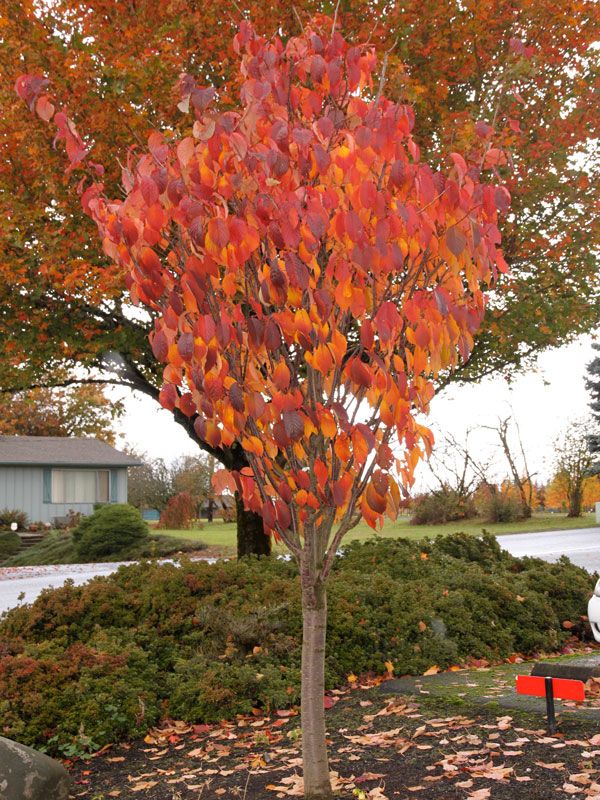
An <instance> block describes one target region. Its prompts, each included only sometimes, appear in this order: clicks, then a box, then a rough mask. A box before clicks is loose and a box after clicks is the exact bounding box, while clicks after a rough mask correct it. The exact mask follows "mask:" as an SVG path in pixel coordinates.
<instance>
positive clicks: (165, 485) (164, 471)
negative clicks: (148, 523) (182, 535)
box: [127, 453, 174, 511]
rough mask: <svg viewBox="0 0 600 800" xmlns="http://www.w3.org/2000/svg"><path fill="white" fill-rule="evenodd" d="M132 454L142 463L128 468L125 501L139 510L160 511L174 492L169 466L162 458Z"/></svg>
mask: <svg viewBox="0 0 600 800" xmlns="http://www.w3.org/2000/svg"><path fill="white" fill-rule="evenodd" d="M132 455H136V456H137V457H138V458H139V459H140V461H141V462H142V463H141V464H140V466H139V467H131V468H130V469H129V478H128V482H127V502H128V503H129V504H130V505H132V506H135V507H136V508H139V509H140V511H143V510H144V509H147V508H155V509H157V510H158V511H162V509H163V508H164V507H165V506H166V505H167V502H168V500H169V498H170V497H171V496H172V495H173V493H174V492H173V479H172V474H171V470H170V468H169V467H168V466H167V465H166V464H165V462H164V460H163V459H162V458H155V459H150V458H148V456H146V455H141V454H139V453H132Z"/></svg>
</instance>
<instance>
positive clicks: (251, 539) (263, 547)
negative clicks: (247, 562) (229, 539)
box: [235, 494, 271, 558]
mask: <svg viewBox="0 0 600 800" xmlns="http://www.w3.org/2000/svg"><path fill="white" fill-rule="evenodd" d="M235 508H236V513H237V556H238V558H244V556H270V555H271V537H270V536H267V535H266V534H265V531H264V528H263V521H262V517H261V516H260V515H259V514H256V513H255V512H254V511H247V510H246V509H245V508H244V503H243V501H242V498H241V497H240V496H239V494H236V496H235Z"/></svg>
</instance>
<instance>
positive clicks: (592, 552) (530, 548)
mask: <svg viewBox="0 0 600 800" xmlns="http://www.w3.org/2000/svg"><path fill="white" fill-rule="evenodd" d="M498 543H499V544H500V546H501V547H503V548H504V549H505V550H508V551H509V553H512V554H513V556H537V557H538V558H543V559H544V560H545V561H557V560H558V559H559V558H560V557H561V556H567V557H568V558H570V559H571V561H572V562H573V563H574V564H577V566H579V567H583V568H584V569H587V570H588V571H589V572H600V526H598V527H596V528H579V529H578V530H574V531H548V532H546V533H514V534H511V535H510V536H498Z"/></svg>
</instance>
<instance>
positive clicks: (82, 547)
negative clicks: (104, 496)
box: [73, 503, 149, 561]
mask: <svg viewBox="0 0 600 800" xmlns="http://www.w3.org/2000/svg"><path fill="white" fill-rule="evenodd" d="M148 533H149V531H148V525H147V523H146V522H145V521H144V520H143V519H142V515H141V514H140V512H139V511H138V509H137V508H134V507H133V506H129V505H126V504H120V503H115V504H110V505H105V506H101V507H100V508H98V509H97V510H96V511H94V513H93V514H91V515H90V516H89V517H84V518H83V519H82V520H81V522H80V523H79V525H77V527H76V528H75V530H74V531H73V542H74V544H75V550H76V552H77V555H78V557H79V558H81V559H87V560H90V561H97V560H99V559H101V558H103V557H106V556H109V555H118V554H120V553H122V552H123V551H126V550H127V549H128V548H130V547H131V546H132V545H134V544H136V543H139V542H141V541H143V540H145V539H147V538H148Z"/></svg>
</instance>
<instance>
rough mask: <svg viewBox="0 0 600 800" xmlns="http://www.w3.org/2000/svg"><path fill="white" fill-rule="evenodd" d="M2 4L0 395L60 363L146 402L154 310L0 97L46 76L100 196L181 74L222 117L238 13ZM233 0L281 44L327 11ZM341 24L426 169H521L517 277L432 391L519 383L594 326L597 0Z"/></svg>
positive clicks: (364, 17) (229, 454) (365, 15)
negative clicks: (88, 155) (374, 53)
mask: <svg viewBox="0 0 600 800" xmlns="http://www.w3.org/2000/svg"><path fill="white" fill-rule="evenodd" d="M2 3H3V4H4V6H5V8H4V9H3V11H4V13H2V20H3V26H2V34H1V35H2V48H0V72H1V73H2V74H3V75H5V76H7V80H6V81H4V82H3V83H2V85H1V86H0V102H1V104H2V108H3V117H4V123H5V124H4V126H3V131H2V132H1V133H0V151H1V156H2V157H1V159H0V211H1V212H2V213H0V226H3V227H2V228H0V230H1V235H0V301H1V302H0V333H1V337H2V343H3V344H2V348H3V352H2V356H3V357H2V359H1V366H0V386H2V387H4V388H12V389H15V390H20V389H25V388H29V387H31V386H32V385H36V384H40V383H42V384H45V385H55V384H56V383H59V382H61V381H62V380H63V378H62V377H59V375H62V374H64V373H63V372H62V370H63V368H65V367H66V368H70V369H72V370H74V369H75V367H77V368H78V370H77V376H81V374H82V373H81V368H82V367H83V368H86V369H88V370H91V371H92V372H91V375H92V379H95V372H94V370H101V371H102V375H104V376H105V377H106V379H107V380H111V381H113V382H117V383H123V384H124V385H126V386H129V387H131V388H133V389H136V390H138V391H141V392H143V393H145V394H146V395H148V396H150V397H153V398H155V399H156V398H157V397H158V391H159V387H160V382H161V379H160V374H159V373H158V372H157V370H156V367H155V363H154V359H153V357H152V354H151V352H150V349H149V347H148V342H147V334H148V332H149V331H150V330H151V329H152V325H153V317H154V316H155V312H154V311H153V310H152V309H146V311H147V316H145V317H141V316H140V315H139V314H136V315H134V314H131V313H130V310H129V301H128V297H127V292H126V286H125V273H124V271H123V270H122V269H121V268H120V267H118V266H115V265H114V264H113V263H112V262H111V260H110V259H109V258H108V257H107V256H106V255H105V254H104V253H102V252H101V251H100V250H99V249H97V248H94V247H91V246H90V241H92V229H91V227H90V222H89V220H87V219H86V217H85V216H84V215H83V214H82V211H81V209H80V208H79V206H78V205H77V203H76V202H75V201H74V200H73V196H72V192H71V191H70V190H71V184H72V178H71V177H69V176H66V177H65V176H63V175H62V174H61V169H60V166H59V160H60V156H59V154H56V153H52V152H49V150H48V134H47V132H46V131H45V130H44V129H43V128H42V127H41V126H40V125H39V124H36V123H35V121H33V120H32V119H31V118H30V117H29V115H27V113H26V112H25V111H24V109H23V108H22V107H21V105H20V104H18V103H16V102H15V100H14V97H13V96H12V94H11V91H12V89H11V85H9V84H12V82H13V81H14V80H15V79H16V77H17V76H18V75H19V74H21V73H22V72H25V71H28V72H32V73H39V74H45V75H49V76H51V77H52V80H53V82H54V84H53V85H54V87H55V89H56V92H57V95H58V96H59V97H61V98H62V100H63V101H67V100H68V102H69V105H70V107H71V108H73V109H74V113H75V114H76V121H77V122H78V123H80V124H81V127H82V129H83V130H86V131H89V132H91V133H93V136H94V141H95V154H96V158H97V159H98V160H100V161H103V162H105V163H106V164H107V166H108V170H107V173H106V175H105V184H106V187H107V191H108V192H109V193H112V194H116V192H117V191H118V188H117V185H118V182H119V180H120V167H119V164H123V163H125V162H126V160H127V149H128V147H129V145H130V144H131V142H132V141H138V142H140V141H144V140H145V138H146V136H147V133H148V131H149V130H150V129H152V128H154V127H162V128H165V129H170V130H173V131H178V132H179V133H181V134H183V135H185V134H187V133H188V132H189V120H188V117H187V116H185V115H184V114H182V113H181V112H180V111H178V110H177V108H176V100H174V99H173V97H172V93H171V86H172V84H173V79H174V76H176V75H179V74H180V73H181V72H182V71H183V72H189V73H192V74H194V75H199V76H203V78H204V77H206V78H208V79H210V80H211V81H212V82H213V83H214V84H215V85H216V86H217V87H218V97H219V101H220V103H221V104H222V106H223V107H227V106H229V105H231V102H232V99H231V98H232V97H233V96H234V94H235V87H236V85H237V83H238V82H239V79H238V77H237V75H236V72H235V70H232V63H233V62H232V56H233V54H232V51H231V48H230V46H229V42H230V37H231V36H232V35H233V33H234V32H235V28H236V25H237V22H238V21H239V6H238V3H237V2H235V0H219V2H216V0H204V1H203V2H202V3H199V2H197V0H191V2H182V0H175V1H174V2H170V3H168V4H165V3H162V2H160V0H146V2H144V3H143V4H134V3H119V4H115V3H114V2H113V0H98V1H95V2H94V3H91V2H85V0H84V2H80V0H77V2H75V0H56V2H53V3H42V2H41V0H39V1H36V0H34V2H10V3H9V2H8V0H0V4H2ZM243 6H244V9H245V11H247V13H248V14H250V15H251V16H252V19H253V20H254V23H255V26H256V28H257V29H259V30H263V31H267V32H273V31H275V30H281V31H283V32H284V34H286V35H287V34H288V33H297V32H298V31H299V25H300V23H299V21H298V20H299V19H300V20H302V19H304V18H305V17H306V14H307V13H312V12H314V11H316V10H319V9H324V10H329V9H330V8H331V6H332V3H331V2H317V1H316V0H297V2H296V3H294V4H293V7H292V4H290V5H285V4H284V5H282V4H280V3H272V2H268V0H260V2H248V3H244V4H243ZM295 11H297V14H296V13H295ZM338 19H339V20H340V21H341V22H342V23H343V24H344V26H345V28H346V30H348V31H349V32H351V35H352V36H354V37H355V39H356V40H359V39H361V38H362V39H363V40H364V39H366V38H368V37H370V41H371V42H372V43H373V44H374V46H375V47H376V48H377V49H378V50H379V52H380V53H384V52H387V53H388V59H387V92H388V94H389V95H390V96H391V97H392V98H394V99H397V100H400V101H405V100H406V101H408V102H411V103H412V104H413V105H414V106H415V108H416V110H417V126H416V128H415V129H414V130H413V137H414V139H415V141H416V142H417V143H418V144H419V146H420V147H421V150H422V152H423V155H424V157H425V158H426V159H428V160H429V162H430V163H432V164H433V165H439V164H441V163H442V160H443V159H442V157H443V155H444V154H445V153H447V152H448V151H450V150H452V149H457V148H459V149H462V150H464V151H465V152H466V151H468V150H469V149H470V148H472V147H477V146H478V144H479V143H483V141H485V140H487V139H488V138H489V137H491V136H493V137H494V141H495V143H497V144H499V145H500V146H503V147H505V148H506V149H507V151H508V152H509V154H510V158H511V159H512V163H513V166H514V172H513V173H512V175H508V176H507V179H508V180H509V182H510V186H509V188H510V189H511V191H512V193H513V196H514V200H513V205H512V214H511V217H509V218H508V217H507V218H506V221H505V222H504V223H503V236H504V242H505V251H506V258H507V260H508V262H509V263H510V265H511V268H512V271H511V274H510V277H506V278H504V279H503V280H501V281H500V282H499V284H498V286H497V288H496V290H495V291H494V293H493V298H492V308H491V313H490V314H489V315H488V316H487V318H486V320H485V321H484V323H483V326H482V328H481V329H480V331H479V333H478V335H477V338H476V343H475V346H474V348H473V354H472V357H471V359H470V360H469V362H468V364H466V365H462V366H461V367H460V369H459V370H457V371H455V372H454V373H448V372H446V373H444V374H443V375H441V376H440V378H439V379H438V383H440V382H441V383H443V382H446V381H448V380H450V379H454V377H455V376H458V377H459V378H461V379H465V380H476V379H478V378H479V377H481V376H482V375H485V374H489V373H491V372H497V371H500V372H502V371H505V370H506V371H508V372H512V371H513V367H517V366H519V365H521V364H522V363H523V362H524V361H526V360H527V359H528V357H530V356H532V355H535V354H536V353H537V352H539V351H540V350H542V349H544V348H545V347H548V346H551V345H556V344H559V343H561V342H564V341H566V340H568V339H569V338H572V337H573V336H575V335H577V334H578V333H580V332H581V331H585V330H590V329H592V328H593V327H594V326H595V325H597V323H598V309H599V308H600V304H598V302H597V298H598V280H599V277H598V272H597V270H596V265H595V262H594V253H595V250H596V248H595V246H594V243H596V242H597V233H598V228H597V222H596V216H595V214H594V213H593V211H592V208H593V203H594V186H595V185H597V183H598V162H597V159H596V160H595V159H594V158H593V155H592V153H591V150H590V148H589V147H588V143H589V142H590V141H592V140H593V137H594V136H596V135H597V128H598V115H597V114H596V113H595V106H594V101H593V98H592V89H593V80H594V70H593V62H592V59H593V58H594V55H595V54H597V50H593V49H590V46H591V44H592V43H594V42H596V41H598V38H599V32H598V16H597V14H595V13H594V6H593V4H591V3H588V2H582V3H576V4H574V3H572V2H571V0H558V1H557V2H554V0H540V2H536V3H525V2H524V0H517V2H512V1H511V2H508V0H500V1H499V2H496V3H494V4H491V5H490V4H481V3H480V4H470V5H464V6H460V7H458V6H456V5H455V4H443V3H441V2H439V0H431V2H422V0H409V2H407V3H402V4H388V5H386V6H385V11H384V12H383V11H382V9H381V4H375V3H373V2H368V1H367V0H352V2H349V1H348V2H341V3H340V4H339V9H338ZM523 42H524V43H525V44H523ZM525 132H526V133H525ZM582 153H583V156H581V157H578V158H575V156H576V155H577V154H582ZM15 284H18V285H19V291H18V292H15V291H14V286H15ZM111 353H112V354H114V355H115V356H116V357H107V354H111ZM74 374H75V373H73V375H74ZM175 419H176V420H177V422H179V423H180V424H181V425H183V426H184V428H185V429H186V431H187V432H188V434H189V435H190V436H191V437H192V438H193V439H194V440H195V441H198V443H199V444H200V446H203V447H204V449H207V450H209V451H210V452H212V453H213V455H215V456H216V457H217V458H218V459H220V460H221V461H222V462H223V463H224V464H225V465H226V466H230V467H234V468H235V467H238V468H241V467H242V466H243V465H244V464H245V463H246V460H245V456H244V454H243V452H241V451H240V450H239V448H235V447H233V448H225V449H224V448H218V449H212V450H211V448H210V447H207V446H206V443H202V442H201V440H200V439H199V437H198V434H197V432H196V430H195V429H194V426H193V423H194V418H193V417H187V416H185V415H183V414H180V413H179V410H178V409H175ZM238 512H239V513H238V520H239V526H240V530H239V551H240V553H241V554H243V553H244V552H248V551H252V550H256V551H261V550H262V549H264V548H265V547H267V540H266V539H265V537H264V536H262V533H261V531H262V526H261V525H260V521H257V520H256V519H255V518H254V517H253V516H252V515H247V514H246V512H244V510H243V508H241V506H240V505H239V504H238Z"/></svg>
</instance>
